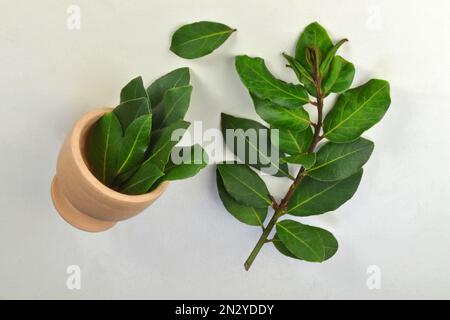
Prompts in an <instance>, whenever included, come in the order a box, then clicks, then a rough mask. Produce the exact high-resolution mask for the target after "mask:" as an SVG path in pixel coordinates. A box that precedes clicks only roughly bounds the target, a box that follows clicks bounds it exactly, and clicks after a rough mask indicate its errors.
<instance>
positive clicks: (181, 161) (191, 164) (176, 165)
mask: <svg viewBox="0 0 450 320" xmlns="http://www.w3.org/2000/svg"><path fill="white" fill-rule="evenodd" d="M171 154H172V156H171V158H170V159H169V162H168V163H167V165H166V166H165V168H164V180H180V179H187V178H190V177H193V176H195V175H196V174H197V173H199V171H200V170H201V169H203V168H204V167H206V166H207V165H208V154H207V153H206V152H205V150H203V148H202V147H201V146H200V145H198V144H196V145H193V146H190V147H175V148H173V149H172V152H171ZM175 155H176V158H174V157H175ZM174 160H178V161H174Z"/></svg>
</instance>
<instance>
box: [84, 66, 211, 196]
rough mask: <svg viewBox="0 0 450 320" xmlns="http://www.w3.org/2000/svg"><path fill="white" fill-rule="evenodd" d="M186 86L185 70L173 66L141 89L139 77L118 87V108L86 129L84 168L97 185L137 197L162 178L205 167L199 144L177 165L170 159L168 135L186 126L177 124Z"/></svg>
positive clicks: (185, 100)
mask: <svg viewBox="0 0 450 320" xmlns="http://www.w3.org/2000/svg"><path fill="white" fill-rule="evenodd" d="M189 82H190V75H189V69H188V68H179V69H176V70H173V71H171V72H169V73H168V74H166V75H164V76H162V77H160V78H159V79H157V80H156V81H154V82H153V83H152V84H151V85H150V86H148V87H147V88H145V86H144V82H143V80H142V78H141V77H137V78H134V79H133V80H131V81H130V82H129V83H128V84H127V85H126V86H125V87H123V89H122V91H121V93H120V104H119V105H118V106H116V107H115V108H114V110H113V111H112V112H108V113H106V114H105V115H103V116H102V117H101V118H100V119H99V120H98V121H97V122H96V123H95V124H94V125H93V126H92V128H91V129H90V134H89V137H88V141H87V150H86V157H87V160H88V165H89V168H90V170H91V171H92V173H93V174H94V175H95V176H96V177H97V179H98V180H99V181H100V182H102V183H103V184H104V185H106V186H107V187H110V188H112V189H114V190H116V191H118V192H121V193H125V194H130V195H137V194H143V193H146V192H148V191H149V190H152V189H154V188H156V187H157V186H158V185H159V184H160V183H161V182H162V181H165V180H171V181H172V180H179V179H186V178H189V177H192V176H194V175H195V174H197V173H198V172H199V171H200V170H201V169H203V168H204V167H205V166H206V164H207V162H208V157H207V155H206V152H205V151H204V150H203V149H202V148H201V147H200V146H199V145H195V146H192V147H191V148H184V149H185V151H184V152H183V154H184V155H185V156H184V157H182V158H180V159H181V160H182V162H176V163H175V162H173V161H171V158H170V155H171V153H172V152H175V151H177V150H176V148H178V147H176V146H175V145H176V144H177V143H178V140H174V139H173V137H172V133H173V132H174V131H175V130H186V129H187V128H188V127H189V125H190V123H189V122H187V121H184V120H183V118H184V116H185V114H186V112H187V110H188V107H189V102H190V97H191V93H192V86H191V85H189ZM177 137H178V139H181V137H179V136H178V135H177ZM177 152H178V151H177ZM186 158H187V159H188V161H184V160H185V159H186Z"/></svg>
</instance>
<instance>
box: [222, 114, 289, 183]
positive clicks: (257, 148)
mask: <svg viewBox="0 0 450 320" xmlns="http://www.w3.org/2000/svg"><path fill="white" fill-rule="evenodd" d="M221 127H222V133H223V136H224V139H225V142H226V144H227V146H228V147H229V148H230V149H231V150H232V151H233V152H234V154H235V155H236V156H237V157H238V158H239V160H241V161H242V162H243V163H245V164H248V165H250V166H252V167H254V168H256V169H258V170H261V171H263V172H265V173H267V174H272V175H275V176H278V177H281V176H289V170H288V167H287V165H286V164H280V161H279V158H280V154H279V151H278V149H276V148H275V147H274V146H273V145H272V143H271V140H270V132H269V130H268V129H267V128H266V127H265V126H263V125H262V124H260V123H259V122H256V121H253V120H250V119H244V118H238V117H233V116H231V115H228V114H225V113H222V114H221ZM228 130H230V131H228ZM227 131H228V133H229V134H230V133H232V135H230V136H229V137H227Z"/></svg>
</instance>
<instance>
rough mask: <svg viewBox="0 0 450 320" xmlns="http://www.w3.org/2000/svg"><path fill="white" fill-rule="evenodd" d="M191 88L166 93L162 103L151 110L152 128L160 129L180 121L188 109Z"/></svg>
mask: <svg viewBox="0 0 450 320" xmlns="http://www.w3.org/2000/svg"><path fill="white" fill-rule="evenodd" d="M191 93H192V86H183V87H177V88H172V89H169V90H167V91H166V93H165V94H164V98H163V100H162V103H161V104H160V105H159V106H158V107H157V108H156V109H153V128H154V130H155V129H160V128H164V127H167V126H168V125H170V124H172V123H174V122H176V121H178V120H182V119H183V118H184V116H185V114H186V112H187V110H188V108H189V102H190V100H191Z"/></svg>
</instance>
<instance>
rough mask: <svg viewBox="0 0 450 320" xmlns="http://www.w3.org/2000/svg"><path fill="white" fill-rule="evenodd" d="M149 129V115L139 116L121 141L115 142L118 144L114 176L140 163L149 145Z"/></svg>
mask: <svg viewBox="0 0 450 320" xmlns="http://www.w3.org/2000/svg"><path fill="white" fill-rule="evenodd" d="M151 129H152V115H151V114H147V115H143V116H140V117H139V118H137V119H136V120H134V121H133V122H132V123H131V124H130V125H129V126H128V128H127V130H126V131H125V135H124V137H123V139H122V140H121V141H117V142H116V143H119V142H120V153H119V156H118V160H117V171H116V175H120V174H122V173H124V172H127V171H128V170H131V169H133V168H135V167H136V166H137V165H138V164H140V163H141V162H142V160H143V159H144V156H145V152H146V150H147V148H148V145H149V144H150V132H151Z"/></svg>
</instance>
